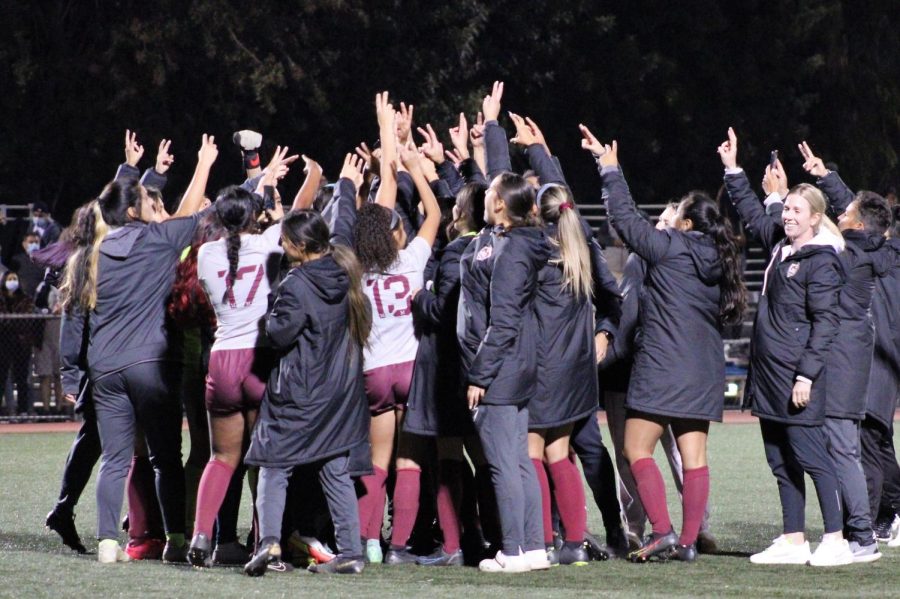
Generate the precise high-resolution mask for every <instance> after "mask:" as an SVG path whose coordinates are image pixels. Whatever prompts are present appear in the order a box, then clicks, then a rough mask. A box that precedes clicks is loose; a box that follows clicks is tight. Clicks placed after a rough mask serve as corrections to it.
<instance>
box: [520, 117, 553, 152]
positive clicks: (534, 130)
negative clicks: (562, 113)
mask: <svg viewBox="0 0 900 599" xmlns="http://www.w3.org/2000/svg"><path fill="white" fill-rule="evenodd" d="M525 123H526V124H527V125H528V127H529V128H530V129H531V134H532V135H534V138H535V139H536V140H537V143H539V144H541V145H542V146H544V149H545V150H547V154H550V153H551V152H550V146H548V145H547V140H546V139H544V132H543V131H541V128H540V127H538V126H537V123H535V122H534V121H533V120H531V118H530V117H527V116H526V117H525Z"/></svg>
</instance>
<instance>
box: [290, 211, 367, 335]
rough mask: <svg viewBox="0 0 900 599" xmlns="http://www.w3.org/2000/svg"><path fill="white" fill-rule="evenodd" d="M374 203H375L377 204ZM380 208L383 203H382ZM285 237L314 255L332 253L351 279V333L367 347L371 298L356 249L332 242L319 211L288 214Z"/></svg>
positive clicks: (349, 293) (349, 300) (349, 292)
mask: <svg viewBox="0 0 900 599" xmlns="http://www.w3.org/2000/svg"><path fill="white" fill-rule="evenodd" d="M373 205H374V204H373ZM379 207H380V206H379ZM281 236H282V237H283V238H284V239H287V240H288V241H290V242H291V243H292V244H294V245H295V246H298V247H302V248H303V249H304V251H305V252H307V253H310V254H331V256H332V257H333V258H334V261H335V262H337V263H338V266H340V267H341V268H342V269H343V270H344V272H346V273H347V276H348V277H349V278H350V288H349V290H348V292H347V296H348V298H347V299H348V303H349V308H350V310H349V311H350V314H349V319H348V322H347V326H348V328H349V330H350V336H351V337H352V338H353V340H354V341H355V342H356V344H357V345H359V346H360V347H364V346H365V345H366V343H367V342H368V339H369V332H370V331H371V330H372V313H371V311H370V308H369V300H368V299H367V298H366V296H365V294H364V293H363V291H362V276H363V268H362V266H361V265H360V263H359V260H357V259H356V255H355V254H354V253H353V251H352V250H351V249H350V248H348V247H345V246H343V245H331V241H330V237H331V232H330V231H329V230H328V225H327V224H326V223H325V219H323V218H322V215H320V214H319V213H318V212H316V211H315V210H293V211H291V212H289V213H288V214H287V216H285V217H284V221H283V222H282V224H281Z"/></svg>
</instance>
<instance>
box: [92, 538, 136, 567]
mask: <svg viewBox="0 0 900 599" xmlns="http://www.w3.org/2000/svg"><path fill="white" fill-rule="evenodd" d="M97 561H98V562H100V563H101V564H114V563H116V562H130V561H131V558H130V557H128V554H127V553H125V550H123V549H122V548H121V547H120V546H119V542H118V541H117V540H115V539H104V540H102V541H100V545H98V546H97Z"/></svg>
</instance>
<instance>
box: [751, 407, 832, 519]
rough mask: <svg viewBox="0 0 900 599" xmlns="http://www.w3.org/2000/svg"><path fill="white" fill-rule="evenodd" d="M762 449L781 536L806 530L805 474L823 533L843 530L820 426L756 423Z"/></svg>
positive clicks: (766, 421)
mask: <svg viewBox="0 0 900 599" xmlns="http://www.w3.org/2000/svg"><path fill="white" fill-rule="evenodd" d="M759 426H760V429H761V431H762V438H763V445H764V447H765V450H766V460H767V461H768V462H769V468H771V469H772V474H774V475H775V479H776V480H777V481H778V495H779V497H780V498H781V513H782V518H783V524H784V533H785V534H788V533H794V532H804V531H805V530H806V520H805V516H806V513H805V510H806V484H805V481H804V480H803V474H804V473H806V474H809V476H810V477H811V478H812V480H813V484H814V485H815V487H816V495H818V497H819V507H820V508H821V510H822V519H823V520H824V521H825V532H826V533H832V532H840V531H841V529H842V528H843V525H844V522H843V514H842V507H841V489H840V485H839V484H838V479H837V476H836V475H835V469H834V464H833V463H832V461H831V457H830V456H829V454H828V440H827V436H826V434H825V429H824V428H823V427H822V426H800V425H793V424H784V423H782V422H775V421H772V420H763V419H760V421H759Z"/></svg>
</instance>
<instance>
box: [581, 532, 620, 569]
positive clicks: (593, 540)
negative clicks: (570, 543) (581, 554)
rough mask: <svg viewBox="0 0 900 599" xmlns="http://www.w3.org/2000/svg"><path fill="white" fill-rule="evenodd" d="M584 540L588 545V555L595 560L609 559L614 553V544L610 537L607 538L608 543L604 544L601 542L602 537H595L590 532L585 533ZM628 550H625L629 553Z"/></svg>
mask: <svg viewBox="0 0 900 599" xmlns="http://www.w3.org/2000/svg"><path fill="white" fill-rule="evenodd" d="M584 542H585V544H586V545H587V547H586V549H587V552H588V557H590V558H591V560H593V561H595V562H605V561H606V560H608V559H609V558H610V557H611V556H612V555H613V553H614V549H613V546H612V545H610V544H609V539H608V538H607V544H606V545H604V544H603V543H601V542H600V539H598V538H597V537H595V536H594V535H592V534H591V533H589V532H586V533H584ZM627 553H628V551H625V553H624V554H623V557H624V555H625V554H627Z"/></svg>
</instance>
